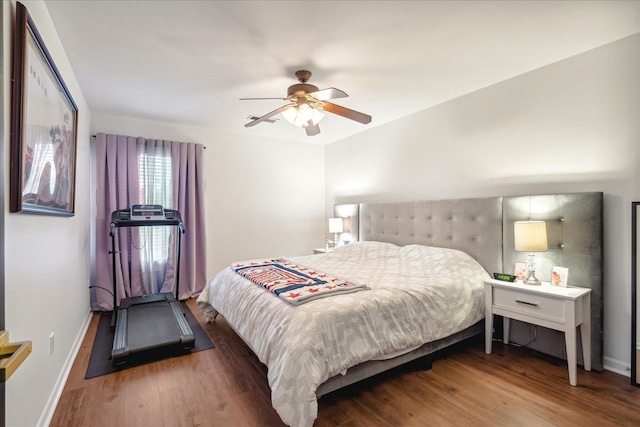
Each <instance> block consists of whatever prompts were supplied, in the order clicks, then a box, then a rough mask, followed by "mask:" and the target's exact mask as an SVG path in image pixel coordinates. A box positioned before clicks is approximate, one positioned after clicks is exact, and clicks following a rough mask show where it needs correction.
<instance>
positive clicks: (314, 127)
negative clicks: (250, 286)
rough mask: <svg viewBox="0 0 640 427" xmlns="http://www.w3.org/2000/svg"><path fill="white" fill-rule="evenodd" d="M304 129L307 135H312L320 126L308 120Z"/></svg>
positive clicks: (317, 132)
mask: <svg viewBox="0 0 640 427" xmlns="http://www.w3.org/2000/svg"><path fill="white" fill-rule="evenodd" d="M304 130H305V131H306V132H307V136H314V135H317V134H319V133H320V126H318V125H314V124H313V122H312V121H311V120H309V123H307V126H305V128H304Z"/></svg>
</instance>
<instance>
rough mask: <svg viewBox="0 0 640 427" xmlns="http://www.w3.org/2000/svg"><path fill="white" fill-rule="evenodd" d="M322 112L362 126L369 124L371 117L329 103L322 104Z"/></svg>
mask: <svg viewBox="0 0 640 427" xmlns="http://www.w3.org/2000/svg"><path fill="white" fill-rule="evenodd" d="M322 109H323V110H324V111H328V112H330V113H333V114H337V115H338V116H342V117H345V118H347V119H351V120H355V121H356V122H360V123H362V124H365V125H366V124H367V123H370V122H371V116H370V115H368V114H364V113H360V112H358V111H355V110H351V109H349V108H346V107H342V106H340V105H337V104H332V103H330V102H324V106H323V107H322Z"/></svg>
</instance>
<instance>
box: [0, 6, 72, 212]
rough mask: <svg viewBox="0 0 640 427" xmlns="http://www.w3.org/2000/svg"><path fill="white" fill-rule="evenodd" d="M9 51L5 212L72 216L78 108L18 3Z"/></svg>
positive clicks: (35, 30)
mask: <svg viewBox="0 0 640 427" xmlns="http://www.w3.org/2000/svg"><path fill="white" fill-rule="evenodd" d="M13 51H14V59H13V60H14V63H13V91H12V101H11V150H10V167H9V199H10V200H9V211H10V212H22V213H33V214H42V215H57V216H73V215H74V214H75V174H76V149H77V136H78V130H77V129H78V107H77V106H76V103H75V102H74V100H73V98H72V96H71V94H70V92H69V90H68V88H67V86H66V85H65V83H64V80H63V79H62V76H61V75H60V72H59V71H58V68H57V67H56V65H55V63H54V61H53V59H52V57H51V55H50V54H49V51H48V50H47V47H46V46H45V44H44V41H43V39H42V37H41V35H40V33H39V32H38V30H37V28H36V25H35V23H34V22H33V20H32V19H31V16H30V15H29V12H28V11H27V8H26V7H25V6H24V5H23V4H21V3H16V27H15V37H14V46H13Z"/></svg>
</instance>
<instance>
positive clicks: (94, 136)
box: [91, 135, 207, 150]
mask: <svg viewBox="0 0 640 427" xmlns="http://www.w3.org/2000/svg"><path fill="white" fill-rule="evenodd" d="M96 136H97V135H91V138H94V139H95V138H96ZM202 148H203V149H204V150H206V149H207V146H206V145H204V144H203V145H202Z"/></svg>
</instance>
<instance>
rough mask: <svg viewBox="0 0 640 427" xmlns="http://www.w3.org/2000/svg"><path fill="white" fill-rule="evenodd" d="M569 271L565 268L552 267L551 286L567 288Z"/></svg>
mask: <svg viewBox="0 0 640 427" xmlns="http://www.w3.org/2000/svg"><path fill="white" fill-rule="evenodd" d="M568 279H569V269H568V268H565V267H555V266H554V267H553V270H551V284H552V285H554V286H565V287H566V286H567V280H568Z"/></svg>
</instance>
